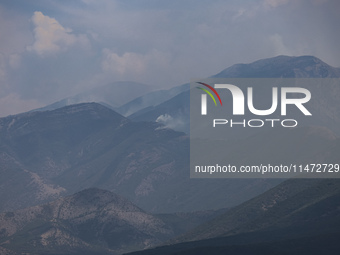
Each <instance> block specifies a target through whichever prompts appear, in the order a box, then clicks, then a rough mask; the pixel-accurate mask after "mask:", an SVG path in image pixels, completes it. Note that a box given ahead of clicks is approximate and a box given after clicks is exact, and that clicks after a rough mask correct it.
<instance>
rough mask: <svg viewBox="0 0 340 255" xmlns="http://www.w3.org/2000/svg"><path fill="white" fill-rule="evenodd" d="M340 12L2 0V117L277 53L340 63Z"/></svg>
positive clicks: (199, 1)
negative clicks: (100, 89) (112, 86)
mask: <svg viewBox="0 0 340 255" xmlns="http://www.w3.org/2000/svg"><path fill="white" fill-rule="evenodd" d="M339 13H340V1H338V0H231V1H226V0H58V1H48V0H35V1H27V0H0V116H6V115H8V114H14V113H18V112H23V111H27V110H30V109H33V108H37V107H40V106H43V105H46V104H49V103H52V102H55V101H57V100H60V99H62V98H65V97H67V96H70V95H74V94H76V93H79V92H82V91H84V90H87V89H89V88H94V87H96V86H101V85H105V84H108V83H110V82H114V81H122V80H127V81H137V82H142V83H145V84H149V85H152V86H155V87H159V88H168V87H172V86H177V85H180V84H183V83H187V82H189V81H190V79H191V78H197V77H207V76H210V75H213V74H216V73H218V72H220V71H221V70H223V69H225V68H227V67H229V66H231V65H233V64H236V63H249V62H252V61H255V60H258V59H261V58H268V57H274V56H277V55H291V56H298V55H314V56H316V57H319V58H321V59H322V60H323V61H325V62H326V63H328V64H330V65H333V66H336V67H340V46H339V45H340V33H339V25H340V17H339V16H340V15H339Z"/></svg>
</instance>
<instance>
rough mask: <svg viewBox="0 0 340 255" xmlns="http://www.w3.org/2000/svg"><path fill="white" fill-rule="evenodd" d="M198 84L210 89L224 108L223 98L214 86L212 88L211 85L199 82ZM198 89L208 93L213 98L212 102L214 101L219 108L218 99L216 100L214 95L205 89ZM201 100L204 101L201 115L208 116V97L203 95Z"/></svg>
mask: <svg viewBox="0 0 340 255" xmlns="http://www.w3.org/2000/svg"><path fill="white" fill-rule="evenodd" d="M197 83H199V84H201V85H203V86H205V87H207V88H208V89H210V90H211V91H212V92H213V93H214V94H215V95H216V96H217V98H218V100H219V101H220V104H221V106H222V100H221V97H220V95H219V94H218V93H217V91H216V90H215V89H214V88H213V87H212V86H210V85H208V84H206V83H203V82H197ZM196 88H197V89H200V90H203V91H204V92H206V93H207V94H208V95H209V96H210V97H211V98H212V100H213V101H214V103H215V106H217V102H216V99H215V97H214V95H213V94H212V93H211V92H210V91H209V90H207V89H205V88H201V87H196ZM201 100H202V108H201V114H202V115H207V95H206V94H202V96H201Z"/></svg>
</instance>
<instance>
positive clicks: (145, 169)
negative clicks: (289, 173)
mask: <svg viewBox="0 0 340 255" xmlns="http://www.w3.org/2000/svg"><path fill="white" fill-rule="evenodd" d="M213 77H227V78H228V77H233V78H235V77H240V78H250V77H253V78H256V77H275V78H278V77H283V78H286V77H287V78H288V77H289V78H294V77H297V78H307V77H309V78H338V77H340V69H339V68H334V67H331V66H329V65H327V64H326V63H324V62H322V61H321V60H319V59H317V58H315V57H311V56H303V57H287V56H279V57H275V58H271V59H265V60H259V61H256V62H254V63H251V64H238V65H234V66H232V67H229V68H227V69H225V70H223V71H222V72H220V73H219V74H217V75H215V76H213ZM125 85H126V86H129V85H128V83H126V84H125ZM136 86H137V87H138V86H139V85H138V84H133V87H136ZM143 89H144V85H143V86H142V87H141V88H140V90H136V93H137V94H139V95H141V96H140V97H137V98H136V96H137V94H134V95H133V96H132V97H131V101H130V102H127V103H123V102H122V101H120V102H118V103H117V104H110V102H109V101H110V100H111V99H107V101H106V102H105V103H104V104H99V103H93V102H87V101H88V100H87V99H86V97H85V96H84V97H82V98H81V101H85V103H81V104H75V105H68V104H69V103H68V102H71V101H72V100H69V101H67V100H66V101H61V102H59V103H57V104H54V105H52V106H47V108H43V109H39V110H38V111H32V112H28V113H22V114H18V115H13V116H8V117H5V118H1V119H0V141H1V142H0V175H1V179H0V191H1V192H0V212H1V214H0V253H1V254H14V255H16V254H25V253H26V254H27V253H28V254H60V255H61V254H121V253H124V252H129V251H136V250H141V249H146V248H150V247H152V246H154V245H161V244H162V243H164V244H166V245H167V246H165V247H160V248H157V249H154V250H146V251H144V252H141V254H206V253H207V252H208V251H210V252H211V254H225V253H232V254H252V253H251V252H254V251H257V252H258V253H260V254H275V253H277V254H280V252H281V254H295V253H294V252H295V251H296V252H298V251H300V252H301V253H299V254H317V253H315V252H317V251H318V252H320V251H321V250H322V249H324V248H325V247H324V244H325V243H328V244H329V247H330V248H329V254H335V253H332V252H333V250H334V249H333V248H334V247H337V242H336V241H335V239H336V238H338V237H339V236H340V233H339V231H338V226H339V222H340V221H339V213H338V207H339V194H340V193H339V182H338V181H337V180H327V179H324V180H319V179H315V180H304V179H301V180H294V179H292V180H287V181H285V182H283V181H284V180H283V179H190V177H189V147H190V146H189V137H188V135H187V134H186V133H187V132H188V115H189V104H188V102H189V85H188V84H186V85H182V86H178V87H175V88H173V89H170V90H162V91H154V92H150V93H144V92H143V91H144V90H143ZM128 90H129V89H128V87H126V88H125V89H124V91H128ZM105 91H106V92H107V91H111V90H110V89H109V88H106V90H105ZM105 91H104V92H103V93H102V92H100V91H96V94H97V95H104V94H105ZM322 91H325V94H323V95H321V92H322ZM319 92H320V94H319V95H320V97H321V98H322V99H323V100H331V101H332V100H333V101H332V102H334V103H333V104H332V105H333V106H332V107H331V108H329V107H328V108H327V107H326V106H325V105H323V104H319V103H317V104H314V105H313V106H312V108H313V117H315V119H317V120H320V121H321V122H320V123H330V125H326V126H323V125H321V126H322V127H320V126H315V125H308V123H306V125H305V126H302V127H298V128H293V129H285V130H282V129H275V130H271V131H270V132H268V131H267V130H266V131H265V132H258V133H256V134H252V135H249V136H247V137H242V138H238V139H234V140H230V141H228V142H226V144H225V149H226V151H227V152H228V157H230V158H231V159H233V160H236V161H238V162H243V163H249V162H257V160H258V158H259V156H260V155H268V158H270V161H271V162H273V163H277V162H282V161H284V160H285V161H291V162H295V161H302V162H311V161H315V160H317V161H318V162H320V163H322V162H332V163H339V155H340V142H339V138H338V137H339V126H340V117H339V114H338V113H339V112H340V109H339V106H338V104H337V101H336V98H337V96H338V95H339V94H340V92H339V88H338V87H331V88H327V89H324V88H322V89H321V90H320V91H319ZM317 93H318V92H317ZM86 96H87V95H86ZM115 96H117V95H115ZM79 98H80V97H79ZM107 98H109V97H107ZM112 100H113V99H112ZM89 101H92V100H89ZM94 101H96V100H94ZM328 110H329V111H328ZM325 111H327V112H328V114H326V115H325V114H323V112H325ZM309 124H313V123H309ZM182 131H184V132H182ZM206 149H209V148H206ZM222 208H224V209H222ZM218 209H222V210H220V211H207V210H218ZM194 211H200V212H194ZM179 212H180V213H179ZM217 215H219V216H217ZM215 216H217V217H215ZM213 217H215V218H214V219H212V218H213ZM207 220H211V221H208V222H206V223H203V222H205V221H207ZM200 223H203V224H202V225H200ZM169 240H170V241H169ZM327 240H329V241H327ZM276 247H278V248H276ZM305 247H311V248H310V249H309V250H308V249H306V248H305ZM318 247H319V249H318ZM320 247H321V248H322V249H321V248H320ZM295 248H296V249H295ZM304 252H305V253H304ZM313 252H314V253H313ZM137 254H139V253H137ZM296 254H297V253H296Z"/></svg>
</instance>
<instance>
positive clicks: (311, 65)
mask: <svg viewBox="0 0 340 255" xmlns="http://www.w3.org/2000/svg"><path fill="white" fill-rule="evenodd" d="M214 77H223V78H279V77H282V78H337V77H340V68H335V67H332V66H330V65H328V64H326V63H325V62H323V61H322V60H321V59H319V58H317V57H314V56H298V57H294V56H285V55H279V56H276V57H272V58H266V59H261V60H257V61H255V62H252V63H249V64H236V65H233V66H231V67H228V68H226V69H224V70H223V71H222V72H220V73H218V74H216V75H215V76H214Z"/></svg>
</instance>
